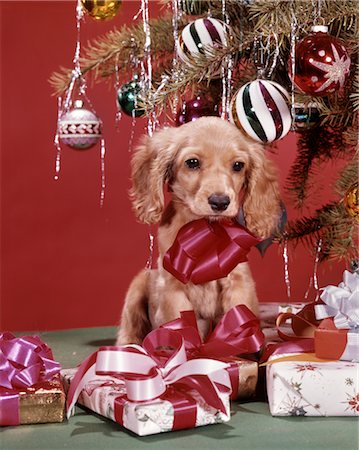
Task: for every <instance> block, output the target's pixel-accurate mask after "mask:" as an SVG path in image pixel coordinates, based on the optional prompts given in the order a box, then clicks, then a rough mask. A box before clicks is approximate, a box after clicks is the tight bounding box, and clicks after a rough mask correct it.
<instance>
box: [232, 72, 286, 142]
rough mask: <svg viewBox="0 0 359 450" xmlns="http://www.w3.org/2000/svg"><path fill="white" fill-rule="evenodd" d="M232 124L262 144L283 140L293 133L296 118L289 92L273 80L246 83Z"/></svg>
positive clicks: (234, 102) (237, 97) (236, 101)
mask: <svg viewBox="0 0 359 450" xmlns="http://www.w3.org/2000/svg"><path fill="white" fill-rule="evenodd" d="M229 116H230V117H229V119H230V121H231V122H232V123H233V124H234V125H236V126H237V128H239V129H241V130H243V131H244V132H245V133H247V134H248V135H249V136H250V137H251V138H253V139H254V140H256V141H259V142H262V143H270V142H273V141H277V140H279V139H282V138H283V137H284V136H285V135H286V134H287V133H288V132H289V130H290V128H291V124H292V117H291V112H290V98H289V94H288V92H287V91H286V90H285V89H284V88H283V87H282V86H281V85H280V84H278V83H275V82H274V81H270V80H254V81H251V82H249V83H246V84H245V85H244V86H242V87H241V88H240V90H239V91H238V92H237V93H236V94H235V95H234V97H233V99H232V102H231V107H230V113H229Z"/></svg>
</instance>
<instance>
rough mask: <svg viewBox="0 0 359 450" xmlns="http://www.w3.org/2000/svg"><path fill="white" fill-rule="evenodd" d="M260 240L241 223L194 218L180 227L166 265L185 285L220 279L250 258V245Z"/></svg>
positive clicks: (166, 259) (167, 253)
mask: <svg viewBox="0 0 359 450" xmlns="http://www.w3.org/2000/svg"><path fill="white" fill-rule="evenodd" d="M259 242H260V240H259V239H258V238H256V237H255V236H253V235H252V234H250V233H249V231H248V230H246V229H245V228H244V227H242V226H241V225H239V224H238V223H234V222H208V221H207V220H206V219H199V220H194V221H193V222H190V223H188V224H186V225H185V226H184V227H182V228H181V229H180V230H179V232H178V234H177V236H176V239H175V241H174V243H173V244H172V246H171V247H170V249H169V250H168V251H167V252H166V253H165V256H164V258H163V267H164V268H165V269H166V270H167V271H168V272H170V273H171V274H172V275H173V276H174V277H176V278H177V279H178V280H179V281H181V282H182V283H184V284H186V283H188V282H189V281H191V282H192V283H194V284H202V283H206V282H208V281H212V280H218V279H220V278H224V277H226V276H227V275H228V274H229V273H230V272H231V271H232V270H233V269H234V268H235V267H236V266H237V265H238V264H239V263H240V262H244V261H247V254H248V252H249V250H250V248H251V247H252V246H253V245H256V244H258V243H259Z"/></svg>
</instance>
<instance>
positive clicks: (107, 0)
mask: <svg viewBox="0 0 359 450" xmlns="http://www.w3.org/2000/svg"><path fill="white" fill-rule="evenodd" d="M81 3H82V7H83V8H84V9H85V11H86V12H87V14H88V15H89V16H90V17H92V18H93V19H95V20H109V19H112V18H113V17H115V15H116V14H117V11H118V10H119V8H120V6H121V3H122V0H81Z"/></svg>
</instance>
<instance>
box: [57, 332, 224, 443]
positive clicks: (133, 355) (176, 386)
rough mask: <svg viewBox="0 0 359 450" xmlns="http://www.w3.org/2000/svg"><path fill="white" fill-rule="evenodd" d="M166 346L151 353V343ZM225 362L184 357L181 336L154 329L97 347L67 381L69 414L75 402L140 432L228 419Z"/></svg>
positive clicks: (163, 430)
mask: <svg viewBox="0 0 359 450" xmlns="http://www.w3.org/2000/svg"><path fill="white" fill-rule="evenodd" d="M158 347H161V348H165V349H168V348H171V349H172V350H171V352H169V351H168V350H167V354H166V355H162V356H158V355H157V356H155V354H154V353H153V350H155V349H156V348H158ZM227 367H228V364H225V363H223V362H220V361H215V360H211V359H206V358H200V359H196V360H190V361H189V360H187V357H186V352H185V348H184V342H183V338H182V336H181V335H180V334H179V333H178V332H176V331H173V330H167V329H157V330H154V331H152V332H151V333H150V334H149V335H148V336H146V338H145V341H144V343H143V346H142V347H140V346H138V345H129V346H124V347H101V348H100V349H99V350H98V351H97V352H95V353H94V354H92V355H91V356H90V357H89V358H87V359H86V360H85V361H84V362H83V363H82V364H81V366H80V367H79V368H78V370H77V371H76V374H74V373H73V372H72V373H71V372H68V371H64V372H63V377H64V380H65V381H66V382H67V383H69V391H68V397H67V402H68V404H67V411H68V417H69V416H70V415H71V411H72V410H73V407H74V404H75V402H76V401H78V402H79V403H80V404H82V405H84V406H86V407H88V408H90V409H91V410H93V411H95V412H97V413H99V414H101V415H104V416H106V417H108V418H109V419H111V420H114V421H116V422H118V423H119V424H120V425H122V426H124V427H125V428H127V429H129V430H131V431H133V432H134V433H136V434H138V435H140V436H144V435H149V434H156V433H161V432H165V431H171V430H180V429H186V428H193V427H197V426H202V425H209V424H214V423H223V422H227V421H228V420H229V419H230V409H229V396H230V392H231V389H230V381H229V375H228V373H227V372H226V370H225V369H226V368H227Z"/></svg>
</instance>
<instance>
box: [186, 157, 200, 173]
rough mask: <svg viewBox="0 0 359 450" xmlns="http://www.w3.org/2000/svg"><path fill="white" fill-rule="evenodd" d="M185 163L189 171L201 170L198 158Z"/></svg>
mask: <svg viewBox="0 0 359 450" xmlns="http://www.w3.org/2000/svg"><path fill="white" fill-rule="evenodd" d="M184 163H185V164H186V166H187V167H188V168H189V169H193V170H196V169H199V168H200V163H199V160H198V159H197V158H190V159H187V160H186V161H185V162H184Z"/></svg>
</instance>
